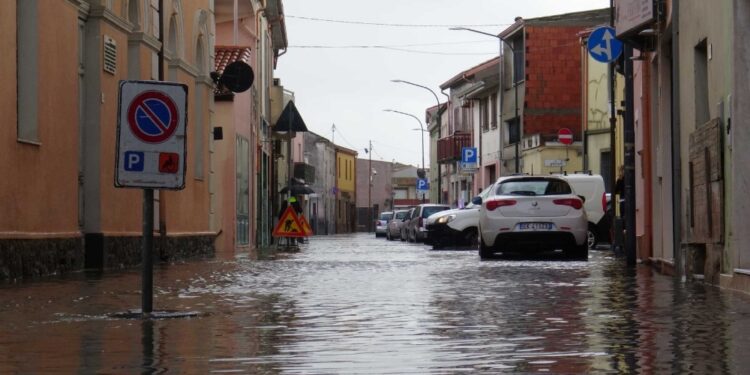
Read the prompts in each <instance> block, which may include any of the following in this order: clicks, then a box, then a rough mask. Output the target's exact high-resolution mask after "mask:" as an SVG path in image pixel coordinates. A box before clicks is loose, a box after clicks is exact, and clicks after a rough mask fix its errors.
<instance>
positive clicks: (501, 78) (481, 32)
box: [450, 27, 521, 173]
mask: <svg viewBox="0 0 750 375" xmlns="http://www.w3.org/2000/svg"><path fill="white" fill-rule="evenodd" d="M450 29H451V30H465V31H471V32H473V33H477V34H482V35H487V36H491V37H493V38H497V40H499V42H498V44H499V46H500V52H499V54H498V58H499V60H498V65H499V67H498V71H499V72H498V74H499V75H500V76H499V77H498V80H497V82H498V85H500V100H498V104H499V106H500V110H499V111H498V112H497V113H499V114H500V122H502V119H503V90H502V89H503V86H504V85H503V84H502V83H501V82H502V80H503V78H504V77H503V65H504V64H503V56H505V54H504V53H503V43H505V45H507V46H508V48H510V52H511V53H513V64H514V66H515V63H516V61H515V60H516V50H515V49H514V48H513V46H512V45H510V44H508V42H507V41H506V40H505V39H503V38H501V37H500V36H498V35H495V34H491V33H487V32H484V31H479V30H474V29H469V28H467V27H451V28H450ZM513 88H514V91H515V94H514V95H515V102H516V103H515V121H516V126H517V129H518V139H517V140H516V173H520V165H519V160H518V145H519V144H520V143H521V119H520V118H519V117H518V83H517V82H513ZM500 134H501V137H502V134H503V132H502V131H500ZM502 144H503V143H502V142H500V147H502ZM501 155H502V153H501Z"/></svg>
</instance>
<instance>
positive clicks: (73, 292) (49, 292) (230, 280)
mask: <svg viewBox="0 0 750 375" xmlns="http://www.w3.org/2000/svg"><path fill="white" fill-rule="evenodd" d="M623 263H624V262H623V261H622V260H620V259H617V258H615V257H613V256H612V255H611V253H610V252H609V251H606V250H604V251H593V252H592V253H591V254H590V259H589V261H588V262H575V261H565V260H561V259H556V258H554V257H552V258H551V259H496V260H490V261H481V260H480V259H479V257H478V255H477V253H476V251H456V250H440V251H431V250H429V248H428V247H427V246H425V245H421V244H408V243H405V242H400V241H387V240H385V239H382V238H378V239H376V238H374V236H373V235H368V234H357V235H350V236H330V237H314V238H312V239H311V240H310V242H309V243H308V244H304V245H302V251H300V252H299V253H294V254H284V255H283V256H281V257H279V258H278V259H274V260H261V261H257V260H250V259H247V258H242V257H240V258H237V259H233V260H229V261H227V260H209V261H201V262H191V263H185V264H174V265H169V266H166V267H161V268H157V269H156V270H155V274H154V285H155V290H154V309H155V310H177V311H196V312H199V315H198V316H196V317H193V318H187V319H164V320H148V321H142V320H132V319H116V318H112V317H111V314H113V313H117V312H123V311H126V310H129V309H138V308H140V303H141V302H140V274H139V271H138V270H132V271H128V272H121V273H109V274H107V275H105V276H103V277H101V276H92V275H85V274H79V275H74V276H71V277H66V278H64V279H57V280H52V281H37V282H32V283H24V284H21V285H2V286H0V374H44V373H61V374H72V373H81V374H94V373H96V374H132V373H146V374H148V373H180V374H209V373H217V374H222V373H240V374H462V373H487V374H495V373H611V374H619V373H623V374H629V373H647V374H648V373H655V374H661V373H679V374H686V373H694V374H706V373H722V374H725V373H735V374H741V373H748V371H750V358H748V356H747V355H745V354H744V353H746V352H747V348H748V344H750V339H749V338H750V298H749V297H748V296H746V295H741V294H736V293H732V292H729V291H721V290H718V289H715V288H713V287H708V286H703V285H701V284H694V283H688V284H675V283H674V282H673V280H672V279H671V278H668V277H665V276H662V275H658V274H655V273H653V272H652V271H651V270H650V269H649V268H648V267H645V266H641V267H639V268H638V269H637V270H634V271H628V270H627V269H625V268H624V267H623V266H622V264H623Z"/></svg>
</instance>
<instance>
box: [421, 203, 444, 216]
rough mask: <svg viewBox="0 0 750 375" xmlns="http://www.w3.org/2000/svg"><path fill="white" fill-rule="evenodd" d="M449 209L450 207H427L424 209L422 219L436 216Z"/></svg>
mask: <svg viewBox="0 0 750 375" xmlns="http://www.w3.org/2000/svg"><path fill="white" fill-rule="evenodd" d="M447 209H448V207H441V206H432V207H425V208H424V209H422V217H427V216H430V215H432V214H434V213H435V212H440V211H445V210H447Z"/></svg>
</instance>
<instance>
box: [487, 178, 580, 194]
mask: <svg viewBox="0 0 750 375" xmlns="http://www.w3.org/2000/svg"><path fill="white" fill-rule="evenodd" d="M572 192H573V191H572V190H571V189H570V185H568V183H567V182H565V181H562V180H556V179H555V180H552V179H545V178H539V179H523V180H511V181H505V182H503V183H501V184H500V185H499V186H498V187H497V192H496V193H497V195H527V196H537V195H564V194H572Z"/></svg>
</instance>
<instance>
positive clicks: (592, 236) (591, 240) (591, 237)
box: [586, 224, 599, 249]
mask: <svg viewBox="0 0 750 375" xmlns="http://www.w3.org/2000/svg"><path fill="white" fill-rule="evenodd" d="M597 243H599V237H598V236H597V235H596V228H595V227H594V226H593V225H590V224H589V230H588V231H587V232H586V244H587V245H588V247H589V249H593V248H594V247H596V244H597Z"/></svg>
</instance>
